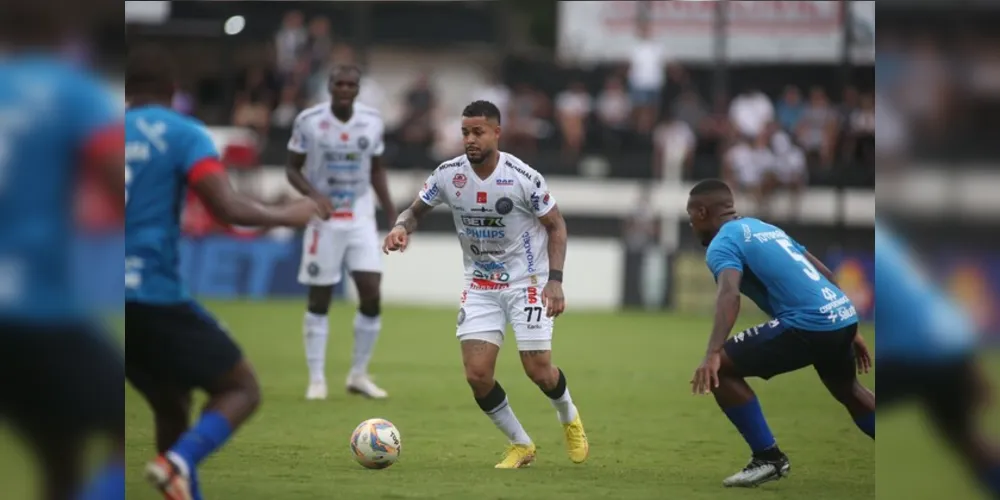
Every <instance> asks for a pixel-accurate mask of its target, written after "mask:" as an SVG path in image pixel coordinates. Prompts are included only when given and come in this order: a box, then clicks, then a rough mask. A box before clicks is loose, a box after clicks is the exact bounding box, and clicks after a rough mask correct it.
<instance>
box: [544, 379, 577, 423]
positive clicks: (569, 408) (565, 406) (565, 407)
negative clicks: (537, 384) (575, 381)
mask: <svg viewBox="0 0 1000 500" xmlns="http://www.w3.org/2000/svg"><path fill="white" fill-rule="evenodd" d="M549 401H552V406H553V407H555V409H556V413H558V414H559V421H560V422H562V423H563V424H568V423H570V422H572V421H573V420H575V419H576V415H577V412H576V405H575V404H573V398H572V397H570V395H569V388H568V387H567V388H566V392H564V393H563V395H562V396H561V397H560V398H559V399H549Z"/></svg>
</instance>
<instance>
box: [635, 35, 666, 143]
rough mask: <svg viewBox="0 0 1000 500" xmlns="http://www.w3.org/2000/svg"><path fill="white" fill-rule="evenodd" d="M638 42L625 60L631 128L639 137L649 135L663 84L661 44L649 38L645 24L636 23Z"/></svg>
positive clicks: (655, 117) (663, 54)
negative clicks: (644, 134) (629, 95)
mask: <svg viewBox="0 0 1000 500" xmlns="http://www.w3.org/2000/svg"><path fill="white" fill-rule="evenodd" d="M638 30H639V33H638V35H639V40H638V42H637V43H636V44H635V45H633V47H632V55H631V57H630V58H629V72H628V83H629V90H630V91H631V97H632V107H633V109H634V111H635V126H636V130H637V131H638V132H640V133H649V132H650V131H651V130H652V128H653V125H654V124H655V123H656V120H657V111H658V109H659V106H660V94H661V92H662V91H663V86H664V83H665V71H664V58H665V56H666V54H665V53H664V51H663V46H662V43H661V42H657V41H656V40H654V39H653V38H652V30H651V27H650V26H649V23H648V22H643V23H640V25H639V27H638Z"/></svg>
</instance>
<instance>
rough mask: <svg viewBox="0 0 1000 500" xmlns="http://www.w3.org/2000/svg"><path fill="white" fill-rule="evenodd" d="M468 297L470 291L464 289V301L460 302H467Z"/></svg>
mask: <svg viewBox="0 0 1000 500" xmlns="http://www.w3.org/2000/svg"><path fill="white" fill-rule="evenodd" d="M468 298H469V291H468V290H462V301H461V302H460V304H465V301H466V299H468Z"/></svg>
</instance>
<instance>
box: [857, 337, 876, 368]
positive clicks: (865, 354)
mask: <svg viewBox="0 0 1000 500" xmlns="http://www.w3.org/2000/svg"><path fill="white" fill-rule="evenodd" d="M854 361H855V363H857V365H858V373H868V372H870V371H871V370H872V364H873V363H872V353H871V351H869V350H868V345H867V344H865V339H864V337H862V336H861V335H860V334H858V335H855V337H854Z"/></svg>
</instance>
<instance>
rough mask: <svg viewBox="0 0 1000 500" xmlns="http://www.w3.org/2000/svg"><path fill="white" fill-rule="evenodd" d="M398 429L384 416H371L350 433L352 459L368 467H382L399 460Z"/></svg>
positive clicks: (399, 443)
mask: <svg viewBox="0 0 1000 500" xmlns="http://www.w3.org/2000/svg"><path fill="white" fill-rule="evenodd" d="M400 445H401V442H400V439H399V430H398V429H396V426H395V425H392V422H390V421H388V420H386V419H384V418H372V419H369V420H365V421H364V422H361V424H360V425H358V426H357V427H356V428H355V429H354V432H353V433H352V434H351V451H352V452H354V459H355V460H357V461H358V463H359V464H361V465H362V466H364V467H365V468H368V469H384V468H386V467H388V466H390V465H392V464H394V463H396V460H399V451H400Z"/></svg>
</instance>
